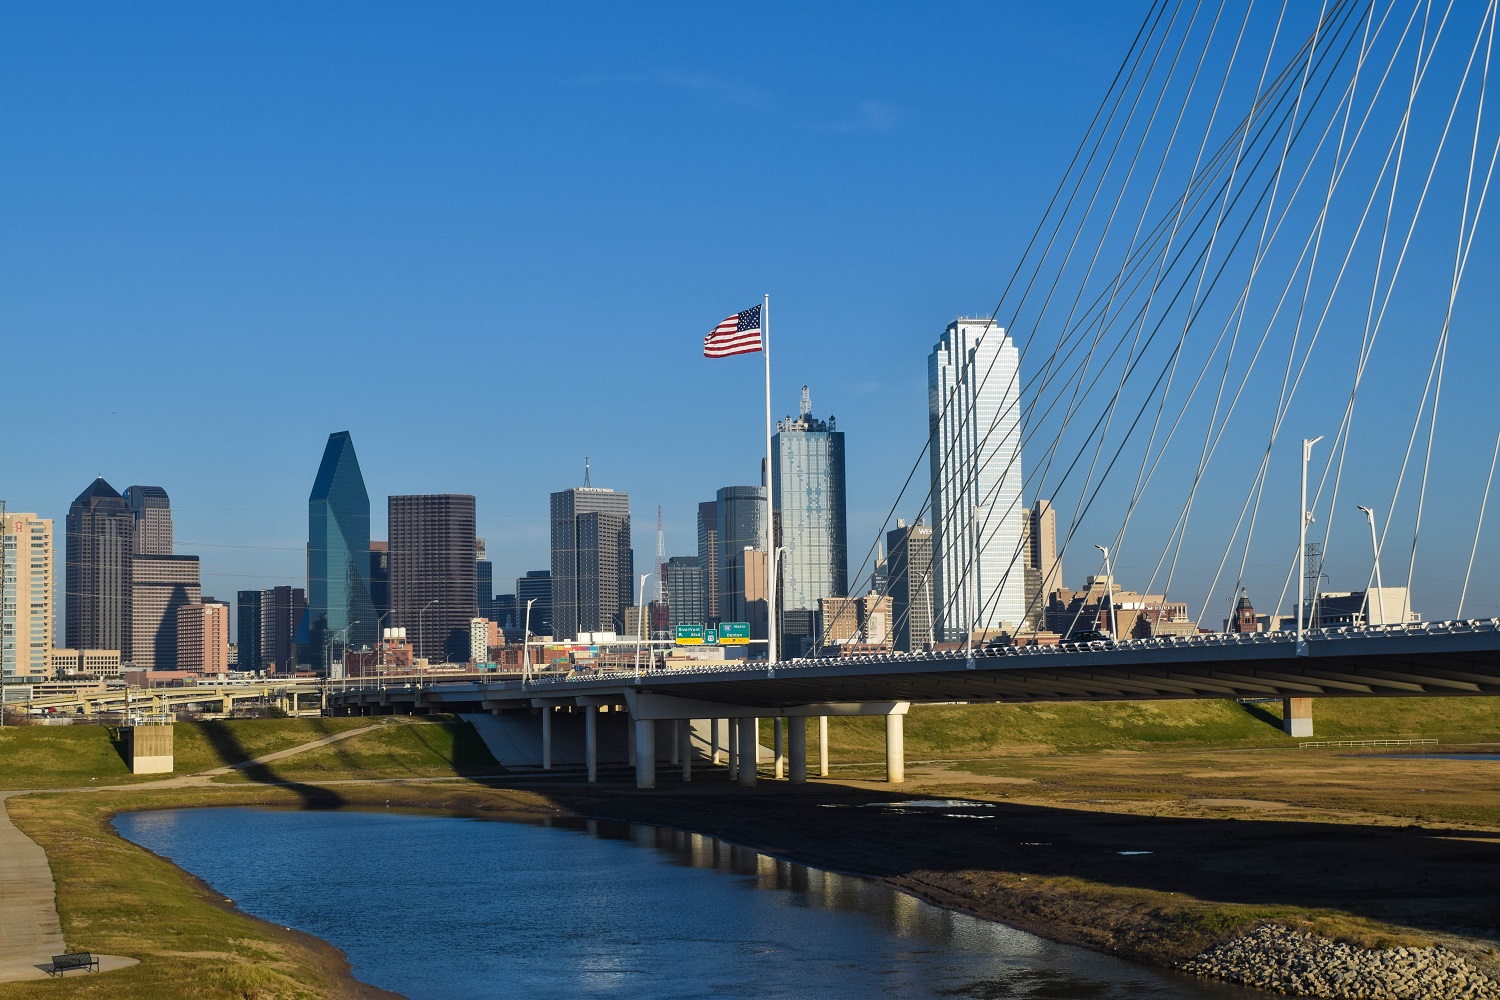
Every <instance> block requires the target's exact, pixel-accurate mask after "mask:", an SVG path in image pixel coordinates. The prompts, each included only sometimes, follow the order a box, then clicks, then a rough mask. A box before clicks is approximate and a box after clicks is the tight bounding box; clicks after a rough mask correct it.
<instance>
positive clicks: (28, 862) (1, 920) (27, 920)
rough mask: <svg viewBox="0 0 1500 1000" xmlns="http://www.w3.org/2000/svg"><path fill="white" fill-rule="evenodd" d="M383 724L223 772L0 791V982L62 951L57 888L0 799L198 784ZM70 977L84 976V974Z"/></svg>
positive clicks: (46, 964)
mask: <svg viewBox="0 0 1500 1000" xmlns="http://www.w3.org/2000/svg"><path fill="white" fill-rule="evenodd" d="M387 724H388V723H376V724H375V725H371V726H365V727H364V728H362V729H351V730H349V731H348V732H343V733H339V734H337V735H335V736H327V737H324V738H323V739H319V740H313V741H312V742H311V743H303V744H301V745H299V746H295V747H291V748H289V749H286V750H278V751H277V752H276V753H271V754H266V755H265V756H264V757H257V758H255V759H254V760H248V761H245V762H243V763H240V764H233V765H231V766H229V767H219V768H214V769H213V770H212V771H204V772H202V773H201V774H191V775H183V776H181V777H177V778H166V779H163V780H162V781H151V782H146V783H144V784H139V785H103V786H99V785H90V786H88V787H85V788H32V789H26V790H25V791H11V792H0V983H6V982H14V981H16V980H20V979H44V978H46V977H47V974H48V972H49V970H50V969H51V967H52V956H53V955H61V954H63V953H64V952H65V951H66V950H67V949H66V947H65V945H64V944H63V934H62V923H61V921H60V920H59V919H58V915H57V885H56V883H54V882H53V881H52V868H51V867H50V866H49V865H48V864H47V854H46V852H45V851H43V850H42V849H41V847H40V846H38V844H37V843H36V841H34V840H32V839H31V838H30V837H28V836H26V835H25V834H24V833H22V832H21V831H20V830H19V829H18V828H17V827H16V825H15V824H14V823H12V822H11V820H10V813H9V812H7V810H6V808H5V800H6V799H8V798H10V797H11V796H12V795H28V794H33V793H36V792H129V791H140V790H142V789H156V788H170V787H182V786H185V785H203V784H207V783H208V782H209V781H210V780H211V779H213V778H215V777H217V776H219V775H222V774H229V773H231V772H234V771H243V770H245V769H247V768H251V767H255V766H257V765H260V764H268V763H271V762H272V761H278V760H281V759H282V758H284V757H291V756H293V755H295V754H299V753H305V752H306V751H308V750H316V749H317V748H319V747H325V746H328V744H330V743H337V742H338V741H339V740H347V739H350V738H351V737H354V736H359V735H361V734H362V733H368V732H369V731H370V730H372V729H377V728H379V727H380V726H382V725H387ZM96 957H97V958H98V959H99V971H101V972H107V971H109V970H110V969H123V968H127V967H129V966H132V965H137V964H139V959H134V958H122V957H119V956H115V955H99V956H96ZM72 975H88V973H87V972H77V973H72Z"/></svg>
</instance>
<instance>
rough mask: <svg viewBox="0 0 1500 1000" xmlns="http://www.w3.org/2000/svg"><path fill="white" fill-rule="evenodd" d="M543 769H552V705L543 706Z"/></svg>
mask: <svg viewBox="0 0 1500 1000" xmlns="http://www.w3.org/2000/svg"><path fill="white" fill-rule="evenodd" d="M542 770H543V771H550V770H552V706H551V705H543V706H542Z"/></svg>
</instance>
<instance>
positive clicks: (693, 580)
mask: <svg viewBox="0 0 1500 1000" xmlns="http://www.w3.org/2000/svg"><path fill="white" fill-rule="evenodd" d="M666 574H667V579H666V591H667V614H668V628H672V629H675V628H676V627H677V626H679V625H702V624H704V623H705V622H706V621H708V608H707V607H706V606H705V602H704V600H703V596H704V595H703V572H702V570H700V569H699V566H698V557H697V556H673V557H672V558H670V559H668V560H667V565H666Z"/></svg>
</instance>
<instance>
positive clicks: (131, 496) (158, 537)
mask: <svg viewBox="0 0 1500 1000" xmlns="http://www.w3.org/2000/svg"><path fill="white" fill-rule="evenodd" d="M125 502H126V503H127V504H129V505H130V512H131V513H132V514H133V515H135V551H136V553H137V554H138V555H143V556H169V555H171V554H172V501H171V499H170V498H169V497H168V496H167V491H166V490H164V489H162V488H161V487H160V486H131V487H129V488H127V489H126V490H125Z"/></svg>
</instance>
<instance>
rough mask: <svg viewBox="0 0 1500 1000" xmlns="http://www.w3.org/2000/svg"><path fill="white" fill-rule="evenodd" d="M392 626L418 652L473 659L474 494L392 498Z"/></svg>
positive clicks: (459, 660)
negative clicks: (470, 644) (470, 636)
mask: <svg viewBox="0 0 1500 1000" xmlns="http://www.w3.org/2000/svg"><path fill="white" fill-rule="evenodd" d="M389 512H390V513H389V517H390V537H391V624H392V625H393V626H395V627H396V628H404V629H406V632H407V635H409V636H411V637H412V644H413V645H414V646H415V648H416V655H417V656H425V657H427V658H428V659H429V660H432V661H434V662H436V661H438V660H444V661H446V662H450V663H464V662H467V661H468V659H469V621H470V619H472V618H475V617H477V608H476V602H475V599H474V596H475V584H474V541H475V539H474V498H473V497H472V496H470V495H468V494H459V493H439V494H425V495H418V496H395V497H391V498H390V507H389Z"/></svg>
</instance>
